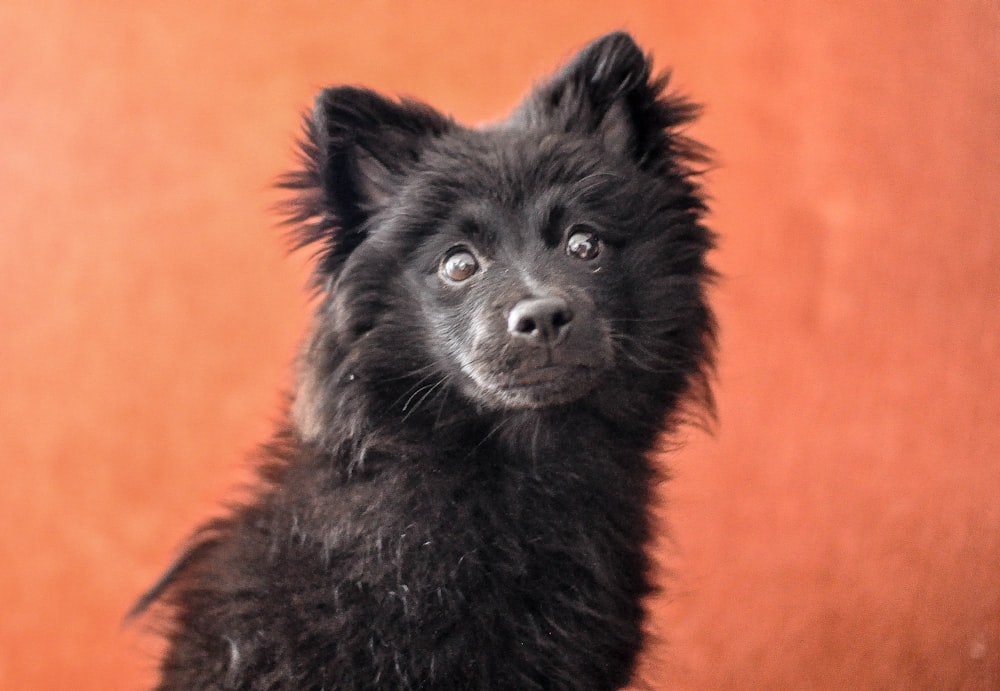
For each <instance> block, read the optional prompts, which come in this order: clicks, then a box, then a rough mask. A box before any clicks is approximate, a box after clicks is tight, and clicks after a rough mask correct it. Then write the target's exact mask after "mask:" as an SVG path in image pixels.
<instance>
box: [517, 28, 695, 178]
mask: <svg viewBox="0 0 1000 691" xmlns="http://www.w3.org/2000/svg"><path fill="white" fill-rule="evenodd" d="M650 67H651V66H650V59H649V58H648V57H647V56H645V55H644V54H643V52H642V50H641V49H640V48H639V46H638V45H636V43H635V41H634V40H633V39H632V37H631V36H629V35H628V34H627V33H624V32H616V33H612V34H608V35H606V36H603V37H601V38H598V39H596V40H595V41H593V42H592V43H590V44H589V45H587V46H586V47H585V48H584V49H583V50H581V51H580V52H579V53H578V54H577V55H576V57H575V58H573V60H572V61H570V63H569V64H568V65H566V67H564V68H563V69H562V70H560V71H559V72H558V73H556V75H555V76H554V77H552V78H551V79H550V80H549V81H548V82H546V83H544V84H542V85H541V86H539V87H538V88H536V89H535V90H534V91H533V92H532V93H531V95H530V96H529V97H528V98H527V99H526V100H525V102H524V103H523V104H522V105H521V107H520V108H519V109H518V110H517V111H516V112H515V115H514V121H515V122H517V123H518V124H526V125H529V126H532V125H533V126H537V127H541V128H556V129H557V130H560V131H564V132H577V133H580V134H584V135H588V136H594V137H597V138H599V139H600V141H601V143H602V144H603V146H604V147H605V148H606V149H607V150H608V151H610V152H613V153H616V154H619V155H622V156H626V157H628V158H631V159H632V160H634V161H635V162H636V163H638V164H639V165H640V166H642V167H646V168H653V169H660V168H661V167H662V166H664V165H667V164H668V163H669V161H668V159H669V157H670V155H671V141H670V139H671V137H670V135H671V134H672V132H671V130H672V129H674V128H676V127H677V126H678V125H680V124H683V123H686V122H689V121H690V120H693V119H694V118H695V117H696V116H697V113H698V109H697V107H696V106H694V105H693V104H690V103H688V102H686V101H684V100H682V99H679V98H676V97H667V96H664V95H663V91H664V89H665V88H666V85H667V81H668V75H664V76H662V77H657V78H654V77H652V76H651V71H650Z"/></svg>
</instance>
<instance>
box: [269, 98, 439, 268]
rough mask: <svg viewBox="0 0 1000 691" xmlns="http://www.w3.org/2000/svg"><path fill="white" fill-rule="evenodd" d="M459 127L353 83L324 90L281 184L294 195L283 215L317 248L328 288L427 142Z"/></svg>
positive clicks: (302, 240) (299, 237)
mask: <svg viewBox="0 0 1000 691" xmlns="http://www.w3.org/2000/svg"><path fill="white" fill-rule="evenodd" d="M453 125H454V123H453V122H452V121H451V120H450V119H449V118H447V117H445V116H443V115H441V114H440V113H438V112H437V111H436V110H434V109H433V108H431V107H430V106H427V105H425V104H423V103H419V102H417V101H410V100H401V101H395V100H391V99H388V98H385V97H383V96H381V95H379V94H377V93H375V92H374V91H370V90H368V89H362V88H357V87H350V86H341V87H334V88H329V89H324V90H323V91H321V92H320V93H319V95H318V96H317V97H316V104H315V107H314V109H313V112H312V114H311V115H309V116H307V117H306V118H305V123H304V126H303V130H304V136H303V138H302V140H301V142H300V144H299V148H300V162H301V168H300V169H299V170H296V171H294V172H292V173H289V174H287V175H285V176H283V177H282V178H281V179H280V180H279V182H278V186H279V187H281V188H283V189H287V190H292V191H293V192H295V197H294V198H292V199H290V200H288V201H287V202H284V203H283V204H282V205H281V207H280V210H281V211H283V212H284V215H285V217H286V221H287V222H288V223H289V224H292V225H293V226H294V227H295V231H294V244H295V248H296V249H297V248H299V247H304V246H306V245H311V244H313V243H317V244H318V245H319V251H318V253H317V255H318V256H317V266H316V274H315V277H316V283H317V285H323V284H325V283H326V282H327V280H328V278H329V277H330V276H331V275H332V274H334V273H336V271H337V269H338V268H339V267H340V265H341V264H342V263H343V261H344V259H345V258H346V257H347V255H349V254H350V253H351V251H352V250H354V248H355V247H357V246H358V245H359V244H361V242H362V241H363V240H364V238H365V237H366V235H367V233H368V230H369V220H370V219H371V217H372V215H374V214H376V213H377V212H378V211H379V210H381V209H383V208H384V207H385V206H386V204H387V203H388V202H389V201H390V199H391V197H392V196H393V194H394V193H395V192H396V190H397V189H398V185H399V183H400V180H401V179H402V178H403V176H404V175H405V174H406V172H407V170H408V169H409V168H410V167H411V166H413V165H414V164H415V163H416V162H417V161H418V160H419V159H420V155H421V151H422V150H423V148H424V147H425V146H426V144H427V141H428V140H429V139H430V138H432V137H436V136H440V135H441V134H443V133H444V132H446V131H447V130H448V129H450V128H451V127H453Z"/></svg>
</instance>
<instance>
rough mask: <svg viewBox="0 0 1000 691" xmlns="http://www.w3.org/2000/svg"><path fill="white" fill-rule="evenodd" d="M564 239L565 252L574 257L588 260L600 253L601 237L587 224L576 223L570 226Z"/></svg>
mask: <svg viewBox="0 0 1000 691" xmlns="http://www.w3.org/2000/svg"><path fill="white" fill-rule="evenodd" d="M568 236H569V237H567V239H566V254H568V255H569V256H571V257H575V258H576V259H582V260H584V261H590V260H591V259H594V258H595V257H597V255H599V254H600V253H601V246H602V243H601V238H599V237H598V236H597V233H596V232H594V229H593V228H591V227H590V226H588V225H584V224H582V223H578V224H576V225H573V226H570V229H569V231H568Z"/></svg>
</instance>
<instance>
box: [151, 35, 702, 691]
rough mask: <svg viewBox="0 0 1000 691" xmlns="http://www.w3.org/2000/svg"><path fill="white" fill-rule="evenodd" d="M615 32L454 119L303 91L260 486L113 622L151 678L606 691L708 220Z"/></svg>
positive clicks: (694, 361) (687, 148)
mask: <svg viewBox="0 0 1000 691" xmlns="http://www.w3.org/2000/svg"><path fill="white" fill-rule="evenodd" d="M665 86H666V78H659V79H653V78H651V76H650V67H649V62H648V60H647V59H646V57H644V55H643V53H642V52H641V51H640V49H639V48H638V47H637V46H636V45H635V43H634V42H633V41H632V39H631V38H630V37H629V36H627V35H625V34H621V33H617V34H611V35H609V36H606V37H604V38H601V39H599V40H597V41H595V42H594V43H592V44H590V45H589V46H588V47H586V48H585V49H584V50H583V51H582V52H581V53H580V54H579V55H578V56H577V57H576V58H575V59H574V60H573V61H572V62H571V63H570V64H569V65H568V66H567V67H565V68H564V69H563V70H562V71H560V72H559V73H558V74H556V75H555V76H554V77H553V78H552V79H551V80H550V81H548V82H547V83H545V84H543V85H541V86H540V87H539V88H537V89H536V90H535V91H534V92H532V93H531V94H530V95H529V96H528V98H527V99H526V100H525V102H524V103H523V104H522V105H521V106H519V107H518V109H517V110H516V111H515V112H514V113H513V115H512V116H511V117H510V118H509V119H508V120H506V121H504V122H502V123H500V124H497V125H494V126H490V127H486V128H483V129H477V130H473V129H468V128H465V127H462V126H461V125H458V124H457V123H455V122H453V121H452V120H450V119H449V118H447V117H444V116H442V115H440V114H439V113H437V112H436V111H434V110H433V109H431V108H430V107H428V106H426V105H423V104H421V103H418V102H414V101H406V100H404V101H394V100H389V99H386V98H383V97H382V96H380V95H378V94H376V93H373V92H372V91H368V90H366V89H361V88H353V87H338V88H331V89H327V90H325V91H323V92H322V93H321V94H320V95H319V97H318V99H317V101H316V107H315V110H314V112H313V113H312V115H311V117H309V118H307V120H306V125H305V130H306V133H305V140H304V142H303V144H302V154H303V155H302V169H301V170H299V171H298V172H295V173H292V174H290V175H288V176H287V177H286V178H284V179H283V183H282V184H283V186H284V187H285V188H287V189H290V190H294V191H295V193H296V196H295V199H294V200H293V201H292V202H290V203H289V206H288V211H289V215H290V217H291V220H292V221H293V222H294V223H295V224H296V228H297V233H298V235H297V239H298V243H299V245H302V246H304V245H312V246H314V247H316V248H317V249H318V253H317V254H318V257H317V267H316V272H315V281H316V287H317V290H318V291H319V293H320V295H321V303H320V305H319V310H318V314H317V316H316V321H315V328H314V330H313V332H312V334H311V337H310V338H309V341H308V345H307V347H306V349H305V352H304V354H303V356H302V361H301V372H300V378H299V384H298V387H297V391H296V395H295V399H294V404H293V409H292V414H291V422H290V424H289V425H288V428H287V429H286V430H284V431H283V432H281V433H280V434H278V435H277V437H276V440H275V441H274V442H273V443H272V444H271V445H270V446H269V447H267V449H266V454H265V456H266V459H265V462H264V463H263V464H262V470H261V477H262V481H261V487H260V489H259V491H258V492H257V495H256V498H255V499H253V500H252V501H249V502H247V503H246V504H245V505H242V506H239V507H237V508H234V509H233V510H232V511H231V512H230V514H229V515H228V516H227V517H225V518H222V519H219V520H216V521H214V522H212V523H210V524H208V525H207V526H205V527H203V528H202V529H201V530H200V531H199V532H198V533H197V534H196V536H195V538H194V539H193V541H192V543H191V546H190V547H189V548H188V550H187V551H186V552H185V554H184V556H183V557H181V559H180V560H179V561H178V562H177V563H176V564H175V565H174V567H172V568H171V569H170V571H168V573H167V574H166V575H165V576H164V577H163V579H161V581H160V583H159V584H157V586H155V587H154V588H153V590H152V591H151V592H150V593H149V594H147V595H146V596H145V597H144V598H143V599H142V601H140V602H139V604H138V605H137V606H136V610H135V613H138V612H141V611H142V610H144V609H146V608H147V607H148V606H149V605H151V604H152V603H154V602H160V603H162V604H163V605H164V606H165V607H166V609H165V611H166V612H168V613H169V615H170V618H169V620H168V622H169V623H168V625H167V630H166V636H167V640H168V648H167V651H166V654H165V657H164V659H163V661H162V669H161V671H162V681H161V684H160V688H161V689H178V690H179V689H184V690H190V689H254V690H259V691H264V690H270V689H296V690H316V691H319V690H321V689H376V688H379V689H511V690H526V689H573V690H581V689H617V688H620V687H622V686H624V685H625V684H627V683H628V682H629V679H630V677H631V675H632V673H633V670H634V668H635V662H636V656H637V653H638V651H639V650H640V648H641V646H642V642H643V602H642V601H643V597H644V596H645V595H647V594H648V593H649V592H650V591H651V584H650V582H649V575H648V570H649V569H648V561H647V557H646V554H645V552H644V549H645V547H646V545H647V542H648V539H649V537H650V522H649V517H648V507H649V502H650V495H651V486H652V483H653V482H654V480H655V478H656V473H655V471H654V469H653V466H652V464H651V462H650V461H649V459H648V458H647V453H648V452H650V451H651V450H652V449H654V448H655V447H656V445H657V441H658V439H659V438H660V435H661V433H663V432H664V431H665V430H666V431H669V430H670V429H672V428H673V427H675V426H676V424H677V423H678V422H679V421H680V418H681V417H682V415H681V411H682V410H685V409H687V410H690V409H691V407H690V405H685V404H686V403H688V404H689V403H691V402H692V401H693V402H694V403H696V404H706V403H707V404H708V405H709V406H710V400H709V398H710V396H709V393H708V387H707V385H706V384H705V380H706V376H707V372H708V370H709V369H710V363H711V355H712V349H713V348H712V343H713V320H712V315H711V312H710V310H709V308H708V307H707V305H706V302H705V288H706V283H707V282H708V281H709V280H710V278H711V275H712V272H711V270H710V269H709V268H708V267H707V265H706V263H705V254H706V252H707V251H708V250H709V249H710V247H711V245H712V236H711V233H710V232H709V231H708V230H706V228H705V227H704V226H703V225H702V223H701V220H700V219H701V216H702V214H703V212H704V210H705V206H704V204H703V201H702V198H701V196H700V193H699V188H698V186H697V185H696V183H695V181H694V180H693V175H694V172H693V170H692V168H691V166H692V164H693V163H694V162H697V161H699V160H701V154H700V151H701V149H700V148H699V147H698V146H697V145H695V144H693V143H692V142H691V141H689V140H687V139H686V138H685V137H683V136H682V135H681V133H680V132H679V130H678V128H679V127H680V126H681V125H683V124H685V123H687V122H689V121H690V120H691V119H692V118H693V117H694V115H695V108H694V107H692V106H691V105H690V104H689V103H687V102H685V101H683V100H681V99H679V98H676V97H671V96H667V95H665V94H664V88H665Z"/></svg>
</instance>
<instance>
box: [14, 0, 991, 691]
mask: <svg viewBox="0 0 1000 691" xmlns="http://www.w3.org/2000/svg"><path fill="white" fill-rule="evenodd" d="M612 28H628V29H631V30H632V31H634V32H635V34H636V35H637V36H638V37H639V39H640V40H641V41H642V42H643V43H645V44H646V45H648V46H649V47H651V48H652V49H653V50H654V51H655V53H656V55H657V57H658V59H659V60H660V64H662V65H666V64H670V65H673V66H674V67H675V68H676V69H675V74H676V77H677V83H678V84H679V85H681V86H682V87H683V88H684V89H685V90H686V91H688V92H689V93H691V94H693V95H695V96H696V97H697V98H698V99H700V100H702V101H703V102H705V103H707V104H708V111H707V114H706V116H705V118H704V119H703V121H702V122H701V123H700V124H699V125H698V126H697V127H696V128H695V130H694V133H695V134H696V135H698V136H700V137H701V138H703V139H705V140H707V141H708V142H710V143H711V144H712V145H713V146H715V147H716V148H717V149H718V151H719V154H720V156H719V158H720V167H719V168H718V169H717V170H716V171H715V172H713V173H712V175H711V178H710V179H711V188H712V191H713V193H714V196H715V198H716V202H715V209H716V213H715V214H714V217H713V224H714V226H715V227H716V228H717V229H718V230H719V231H720V232H721V233H722V235H723V242H722V247H721V250H720V251H719V252H718V253H717V254H716V263H717V264H718V265H719V267H720V268H721V269H722V271H723V272H724V273H725V275H726V279H725V280H724V281H723V282H722V283H721V285H720V287H719V289H718V290H717V304H718V307H719V313H720V317H721V321H722V325H723V338H722V361H721V368H720V373H719V384H718V392H719V399H720V409H721V423H720V426H719V429H718V431H717V433H716V434H715V436H712V437H709V436H706V435H705V434H703V433H701V432H697V431H692V432H690V433H689V434H688V436H689V438H690V441H689V444H688V445H687V447H686V449H685V450H684V451H682V452H681V453H679V454H676V455H675V456H674V457H673V459H672V460H671V464H672V466H673V468H674V471H675V474H676V479H675V480H674V482H672V483H671V484H670V485H669V487H668V488H667V489H666V490H665V493H666V495H667V497H668V499H669V506H668V508H667V509H666V510H665V511H664V514H665V515H666V516H668V517H669V521H670V523H671V526H672V528H671V537H670V539H669V540H668V539H666V538H665V539H664V540H663V541H662V544H661V550H660V556H661V558H662V559H663V561H664V562H665V563H666V564H667V565H669V567H670V568H671V569H672V570H673V572H674V575H673V577H672V579H671V581H670V585H669V594H668V595H666V596H664V597H662V598H661V599H660V600H657V601H656V602H655V603H654V617H653V621H652V628H653V629H654V630H655V632H656V633H657V635H658V638H659V640H658V642H656V643H654V645H653V646H652V647H651V651H650V655H649V656H648V660H647V661H646V663H645V664H644V673H645V676H646V678H647V679H648V681H649V683H650V685H651V687H652V688H682V689H717V688H774V689H802V688H817V689H845V688H852V689H853V688H859V689H867V688H949V689H959V688H961V689H988V688H994V689H995V688H1000V9H998V6H997V4H996V2H994V1H993V0H980V1H975V0H965V1H964V2H951V3H941V2H929V1H923V0H921V1H914V2H905V3H903V2H897V3H871V2H865V1H863V0H844V1H842V2H837V3H833V2H827V1H825V0H814V1H811V2H798V1H792V0H786V1H778V0H767V1H763V0H762V1H759V2H746V1H744V0H697V1H695V0H677V1H676V2H671V3H662V2H656V1H650V2H644V3H642V2H629V3H605V2H600V3H581V2H572V1H569V0H565V1H563V2H547V3H540V2H513V3H494V2H488V3H487V2H483V3H469V2H449V3H444V2H437V3H423V2H389V1H388V0H383V1H380V2H368V3H331V2H316V3H302V2H286V3H269V4H265V3H241V2H231V3H228V4H226V3H200V2H149V3H69V2H51V1H49V0H44V1H40V0H7V1H6V2H4V3H3V4H2V5H0V459H2V460H0V463H2V464H3V466H2V468H3V471H2V475H0V611H2V613H0V688H3V689H67V688H73V689H80V690H84V691H85V690H86V689H95V690H96V689H102V690H103V689H133V688H141V687H142V686H143V685H144V684H148V682H149V679H150V674H149V670H150V667H151V665H152V661H151V657H150V653H151V652H152V651H154V650H155V643H153V642H151V641H150V640H149V639H148V638H147V639H143V638H141V637H138V636H136V635H135V633H134V632H130V631H123V630H121V629H120V628H119V619H120V617H121V615H122V614H123V613H124V611H125V610H126V608H127V607H128V605H129V604H130V601H131V600H132V598H133V597H134V596H135V595H136V594H137V593H139V592H140V591H141V590H142V589H143V588H144V587H145V586H146V585H148V584H149V583H150V582H151V581H152V580H153V579H154V578H155V577H156V575H157V573H158V572H159V571H160V569H162V568H163V566H164V565H165V564H166V563H167V561H168V559H169V558H170V555H171V554H172V553H173V550H174V548H175V546H176V545H177V544H178V542H179V541H180V540H181V538H182V537H183V536H184V535H185V534H186V532H187V531H188V530H189V529H190V528H191V526H192V525H193V524H194V523H195V522H196V521H197V520H199V519H200V518H202V517H204V516H206V515H207V514H208V513H209V512H210V511H212V508H213V506H215V501H216V500H217V499H218V498H219V497H221V496H223V495H225V494H226V493H227V488H229V487H231V486H232V485H233V484H234V483H235V482H236V481H238V480H239V479H241V478H242V477H243V474H242V470H241V463H242V457H243V455H244V454H245V453H246V452H247V451H248V450H250V449H251V448H252V447H253V446H254V445H255V444H256V443H257V442H258V441H261V440H263V439H264V438H265V437H266V435H267V433H268V430H269V429H270V425H271V421H272V419H273V417H274V416H275V415H276V414H277V411H278V410H279V407H280V404H281V397H280V393H279V391H280V388H281V387H283V386H286V385H287V384H288V381H289V379H288V365H289V364H290V361H291V359H292V357H293V354H294V350H295V346H296V343H297V340H298V338H299V336H300V332H301V329H302V327H303V325H304V322H305V315H306V306H305V301H304V297H303V294H302V292H301V290H300V288H301V286H302V283H303V281H304V271H303V267H304V264H305V260H304V258H303V257H294V258H292V259H290V260H289V259H286V258H284V256H283V254H284V252H283V247H282V242H281V240H280V237H279V233H278V232H277V231H276V230H275V229H274V228H273V227H272V222H273V218H272V217H271V216H269V214H268V213H267V211H266V209H267V207H268V205H269V204H270V203H272V202H273V201H275V199H276V196H275V194H274V193H272V192H270V191H269V190H268V184H269V182H270V180H272V179H273V177H274V175H275V174H277V173H278V172H280V171H282V170H283V169H284V168H285V167H287V166H288V165H289V163H290V162H291V160H292V157H291V140H292V135H293V133H294V132H295V131H296V129H297V127H298V111H299V110H300V109H301V108H303V107H304V106H306V105H307V104H308V103H309V102H310V100H311V96H312V93H313V91H314V90H315V89H316V88H317V87H319V86H321V85H324V84H327V83H334V82H343V81H349V82H363V83H367V84H370V85H373V86H375V87H377V88H379V89H382V90H386V91H389V92H407V93H411V94H414V95H417V96H419V97H422V98H425V99H427V100H428V101H430V102H431V103H434V104H436V105H438V106H440V107H442V108H444V109H446V110H449V111H451V112H453V113H454V114H455V115H456V116H458V117H459V118H460V119H463V120H466V121H472V122H478V121H483V120H486V119H490V118H493V117H496V116H498V115H500V114H501V113H503V112H504V110H505V109H506V108H507V107H509V106H510V105H512V104H513V103H514V101H515V100H516V99H517V98H518V97H519V96H520V95H521V94H522V93H523V92H524V91H525V90H526V88H527V87H528V85H529V83H530V81H531V80H532V79H536V78H538V77H541V76H542V75H544V74H546V73H547V72H548V71H549V70H550V69H551V68H552V67H553V66H554V65H555V64H557V63H558V62H559V61H560V60H561V59H563V58H564V57H566V56H567V55H568V54H569V53H570V52H571V51H572V50H573V49H574V48H575V47H577V46H578V45H579V44H581V43H582V42H584V41H585V40H586V39H588V38H590V37H592V36H594V35H596V34H598V33H601V32H604V31H606V30H609V29H612Z"/></svg>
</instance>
